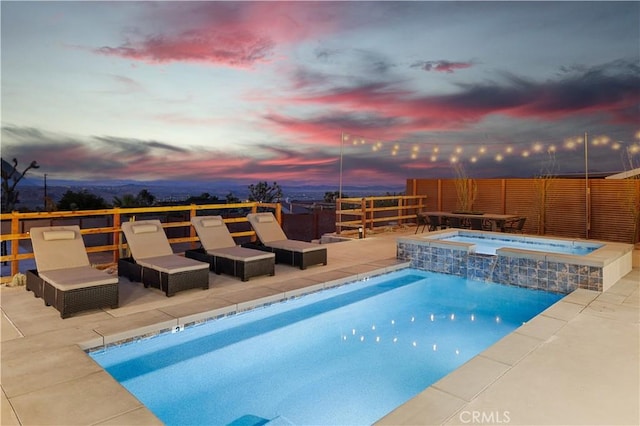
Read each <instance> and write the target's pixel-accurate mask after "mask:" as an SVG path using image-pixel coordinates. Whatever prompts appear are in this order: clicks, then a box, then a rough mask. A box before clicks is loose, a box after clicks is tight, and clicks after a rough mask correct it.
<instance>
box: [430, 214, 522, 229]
mask: <svg viewBox="0 0 640 426" xmlns="http://www.w3.org/2000/svg"><path fill="white" fill-rule="evenodd" d="M421 214H423V215H425V216H437V217H439V218H440V223H443V220H446V218H449V217H455V218H459V219H463V220H470V219H481V220H482V221H483V222H488V223H490V224H491V230H492V231H500V232H504V226H505V224H506V223H508V222H511V221H515V220H518V218H519V217H520V216H518V215H513V214H494V213H467V212H464V213H463V212H440V211H434V212H429V211H427V212H421Z"/></svg>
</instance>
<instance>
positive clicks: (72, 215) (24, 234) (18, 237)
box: [0, 202, 282, 283]
mask: <svg viewBox="0 0 640 426" xmlns="http://www.w3.org/2000/svg"><path fill="white" fill-rule="evenodd" d="M258 208H260V209H261V210H262V209H266V210H272V211H273V212H274V214H275V216H276V219H277V220H278V222H279V223H282V210H281V205H280V204H272V203H255V202H251V203H237V204H204V205H196V204H190V205H184V206H167V207H139V208H113V209H102V210H78V211H57V212H37V213H18V212H12V213H3V214H1V215H0V220H1V222H2V233H1V234H0V241H1V243H2V253H1V255H0V261H1V262H2V263H3V264H5V263H6V262H10V264H11V276H2V277H0V283H5V282H9V281H11V279H12V277H13V276H14V275H15V274H17V273H18V272H19V271H20V261H21V260H27V259H33V258H34V256H33V252H31V251H28V250H27V251H26V252H23V253H20V247H22V249H23V251H24V250H25V249H27V248H28V247H31V245H30V244H22V245H21V244H20V242H21V241H22V240H29V229H30V228H31V227H33V226H55V225H65V224H69V223H73V224H81V226H80V228H81V233H82V235H103V236H106V237H103V238H105V239H106V240H109V242H110V243H109V244H99V245H87V252H88V253H104V252H107V253H108V252H111V253H112V258H111V262H108V263H107V264H109V263H117V262H118V259H119V258H120V254H121V252H122V250H123V249H124V248H126V244H124V243H123V239H122V238H121V234H120V232H121V229H120V224H121V223H122V220H123V218H124V220H126V221H128V220H135V218H136V216H142V217H144V218H146V217H148V216H150V215H152V216H154V218H156V217H158V216H166V218H167V219H170V218H171V215H174V216H175V215H176V213H180V214H181V215H179V217H178V220H177V221H170V220H163V221H162V222H163V227H164V228H165V229H172V228H180V227H182V228H185V227H188V229H189V231H188V232H184V231H183V232H181V233H180V234H188V235H189V236H187V237H184V236H181V237H174V238H169V242H170V243H172V244H175V243H189V242H192V243H195V242H196V241H198V237H197V236H196V234H195V231H194V230H193V227H191V222H190V220H191V218H192V217H194V216H196V215H197V212H198V211H203V210H208V211H215V212H216V213H215V214H220V215H222V216H223V217H225V222H226V223H241V222H247V223H248V221H247V218H246V215H241V216H238V217H229V216H233V215H229V214H225V213H224V212H225V211H226V212H228V213H231V212H233V211H234V210H242V211H245V210H246V211H249V210H250V211H251V212H253V213H255V212H257V211H258ZM201 214H202V213H201ZM205 214H208V213H205ZM96 218H103V219H104V220H103V221H99V220H98V221H97V220H96ZM185 219H186V220H185ZM88 222H104V224H105V225H107V226H90V225H91V224H89V225H88V226H85V225H87V223H88ZM231 235H233V236H234V237H252V238H253V237H254V236H255V232H254V231H253V230H252V229H251V230H248V231H238V232H232V233H231Z"/></svg>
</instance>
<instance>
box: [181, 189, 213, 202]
mask: <svg viewBox="0 0 640 426" xmlns="http://www.w3.org/2000/svg"><path fill="white" fill-rule="evenodd" d="M185 202H186V203H187V204H220V199H219V198H218V196H217V195H211V194H209V193H208V192H203V193H202V194H200V195H196V196H191V197H189V198H187V199H186V200H185Z"/></svg>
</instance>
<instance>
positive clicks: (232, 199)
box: [225, 191, 240, 204]
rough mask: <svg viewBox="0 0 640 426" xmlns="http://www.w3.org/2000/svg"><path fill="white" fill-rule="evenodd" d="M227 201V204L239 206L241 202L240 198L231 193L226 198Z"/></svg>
mask: <svg viewBox="0 0 640 426" xmlns="http://www.w3.org/2000/svg"><path fill="white" fill-rule="evenodd" d="M225 200H227V204H238V203H239V202H240V198H238V197H236V196H235V195H233V192H231V191H229V193H228V194H227V195H226V196H225Z"/></svg>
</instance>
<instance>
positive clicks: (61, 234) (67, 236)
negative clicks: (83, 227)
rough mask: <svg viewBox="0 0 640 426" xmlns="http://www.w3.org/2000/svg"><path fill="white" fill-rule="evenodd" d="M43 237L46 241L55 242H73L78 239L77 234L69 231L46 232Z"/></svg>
mask: <svg viewBox="0 0 640 426" xmlns="http://www.w3.org/2000/svg"><path fill="white" fill-rule="evenodd" d="M42 236H43V238H44V240H45V241H55V240H73V239H75V238H76V233H75V232H73V231H71V230H69V231H44V232H43V233H42Z"/></svg>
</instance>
